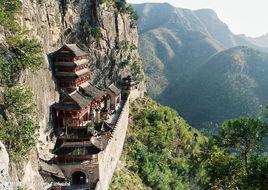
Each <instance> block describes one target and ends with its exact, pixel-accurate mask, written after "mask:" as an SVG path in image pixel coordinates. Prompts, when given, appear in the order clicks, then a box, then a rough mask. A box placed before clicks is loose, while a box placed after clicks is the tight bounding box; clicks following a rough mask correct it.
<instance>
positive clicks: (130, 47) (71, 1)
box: [0, 0, 143, 189]
mask: <svg viewBox="0 0 268 190" xmlns="http://www.w3.org/2000/svg"><path fill="white" fill-rule="evenodd" d="M17 20H18V23H19V24H20V25H21V26H24V27H26V28H28V29H30V31H31V36H33V37H35V38H37V39H38V40H39V41H40V42H41V44H42V45H43V48H44V59H45V64H44V66H43V68H42V69H41V70H40V71H38V72H37V73H31V72H30V71H24V72H23V74H22V76H21V77H20V83H24V84H26V85H28V86H30V87H31V89H32V90H33V93H34V96H35V102H36V105H37V109H38V112H37V116H36V118H37V121H38V123H39V125H40V129H39V131H38V134H37V135H38V143H37V147H36V149H34V150H32V151H31V152H30V153H29V159H27V160H26V161H23V162H22V163H19V164H18V163H17V164H14V163H11V164H9V163H8V162H5V163H4V164H2V165H1V166H0V169H6V168H7V167H8V165H9V169H10V171H9V173H7V174H6V176H5V177H6V178H5V179H10V180H11V181H21V182H22V183H25V184H28V186H29V187H30V188H31V189H42V187H41V186H40V184H41V183H43V182H45V181H44V180H43V179H42V177H41V176H40V175H39V173H38V158H41V159H49V158H51V156H52V155H51V154H50V153H49V149H51V148H52V147H53V145H54V144H53V142H54V138H53V130H52V127H53V123H52V122H53V121H52V117H51V115H50V106H51V105H52V104H54V103H55V102H57V101H58V93H57V88H56V85H55V81H54V79H53V76H52V72H51V65H50V60H49V56H48V55H49V54H50V53H51V52H53V51H55V50H56V49H57V48H59V46H61V45H62V44H64V43H75V42H76V43H78V44H79V45H80V46H81V47H83V48H84V49H85V50H87V51H88V52H89V54H90V55H91V56H92V57H93V58H94V60H95V61H94V62H92V65H91V70H92V81H93V83H95V84H98V85H100V86H105V85H108V84H110V83H111V82H112V81H115V80H117V79H118V78H120V77H123V76H126V75H128V74H133V73H134V72H135V73H138V74H137V75H139V77H140V76H142V75H143V73H142V64H141V59H140V57H139V54H138V51H137V48H136V47H137V46H138V34H137V29H136V26H135V24H134V23H133V21H132V20H131V19H130V16H129V15H128V14H125V13H121V12H120V11H118V10H117V8H116V7H115V6H114V4H113V1H110V0H108V1H106V2H105V3H100V1H99V0H60V1H58V0H45V1H44V0H43V1H41V3H39V1H38V0H36V1H35V0H22V10H21V13H19V14H18V15H17ZM92 28H93V29H94V28H95V29H96V28H97V29H100V33H99V35H98V36H99V37H96V35H95V36H94V34H92V33H93V32H92V31H93V30H92ZM0 31H1V30H0ZM0 33H1V32H0ZM0 36H2V35H1V34H0ZM122 63H124V64H122ZM137 70H138V72H137ZM2 157H3V156H2V155H0V159H2ZM5 159H6V158H5ZM36 181H38V183H29V182H36ZM10 189H12V188H10Z"/></svg>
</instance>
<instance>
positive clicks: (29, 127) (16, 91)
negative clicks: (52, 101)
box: [0, 86, 38, 159]
mask: <svg viewBox="0 0 268 190" xmlns="http://www.w3.org/2000/svg"><path fill="white" fill-rule="evenodd" d="M2 96H3V100H2V101H1V102H0V108H1V109H0V113H1V115H0V140H1V141H3V142H4V144H5V145H6V147H7V150H8V152H9V154H10V156H11V158H12V159H17V158H19V157H20V156H24V155H25V154H26V153H27V152H28V151H29V150H30V149H31V148H32V147H33V146H34V145H35V140H36V137H35V130H36V129H37V128H38V126H37V125H36V124H35V123H34V122H33V119H32V118H33V116H34V115H33V114H34V113H35V105H34V103H33V94H32V92H31V91H30V90H29V89H27V88H25V87H23V86H14V87H6V88H5V90H4V92H3V95H2Z"/></svg>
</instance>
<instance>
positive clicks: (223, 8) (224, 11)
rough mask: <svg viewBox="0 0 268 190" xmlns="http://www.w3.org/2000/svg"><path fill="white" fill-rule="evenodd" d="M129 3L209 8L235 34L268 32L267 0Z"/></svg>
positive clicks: (248, 34) (137, 1)
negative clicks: (157, 3) (156, 3)
mask: <svg viewBox="0 0 268 190" xmlns="http://www.w3.org/2000/svg"><path fill="white" fill-rule="evenodd" d="M127 2H129V3H137V4H138V3H146V2H161V3H164V2H167V3H170V4H172V5H173V6H175V7H182V8H188V9H192V10H196V9H202V8H210V9H213V10H214V11H215V12H216V13H217V14H218V17H219V18H220V19H221V20H222V21H223V22H225V23H226V24H227V25H228V26H229V28H230V29H231V31H232V32H233V33H235V34H245V35H247V36H250V37H258V36H261V35H264V34H267V33H268V0H127Z"/></svg>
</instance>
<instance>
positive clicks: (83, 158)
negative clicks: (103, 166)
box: [56, 154, 99, 165]
mask: <svg viewBox="0 0 268 190" xmlns="http://www.w3.org/2000/svg"><path fill="white" fill-rule="evenodd" d="M56 162H57V163H58V164H64V165H66V164H76V163H81V164H83V162H90V163H95V164H97V163H98V162H99V156H98V154H93V155H75V156H73V155H63V156H58V157H57V158H56Z"/></svg>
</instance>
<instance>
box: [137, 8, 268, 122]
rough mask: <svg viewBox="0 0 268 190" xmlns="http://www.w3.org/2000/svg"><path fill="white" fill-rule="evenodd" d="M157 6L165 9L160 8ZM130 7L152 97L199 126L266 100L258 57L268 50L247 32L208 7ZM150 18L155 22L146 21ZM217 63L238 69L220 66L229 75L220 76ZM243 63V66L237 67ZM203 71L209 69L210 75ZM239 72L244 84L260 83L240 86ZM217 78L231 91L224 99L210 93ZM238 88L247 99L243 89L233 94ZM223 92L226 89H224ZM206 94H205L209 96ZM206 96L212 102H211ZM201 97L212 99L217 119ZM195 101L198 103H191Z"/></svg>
mask: <svg viewBox="0 0 268 190" xmlns="http://www.w3.org/2000/svg"><path fill="white" fill-rule="evenodd" d="M162 6H164V7H165V10H169V12H168V13H166V12H164V11H162V12H159V10H160V9H161V7H162ZM134 8H135V10H136V11H137V13H138V15H139V16H140V20H139V21H138V30H139V34H140V47H139V50H140V54H141V56H142V57H143V58H144V62H145V72H146V74H147V77H146V79H147V89H148V92H149V94H150V95H151V96H152V97H153V98H154V99H156V100H158V101H159V102H160V103H162V104H164V105H168V106H170V107H172V108H174V109H176V110H177V111H178V112H179V113H180V114H181V115H182V116H183V117H184V118H185V119H186V120H188V121H189V122H190V124H192V125H193V126H195V127H200V126H201V127H204V126H205V125H208V124H209V123H210V122H212V123H214V124H216V125H218V124H220V123H221V122H222V121H223V120H224V119H230V118H232V117H238V116H239V115H245V114H251V113H256V112H258V111H259V110H257V109H259V108H260V107H261V105H263V104H264V103H266V102H265V101H264V99H263V96H264V94H266V93H265V92H264V90H263V89H266V86H265V85H263V83H262V81H263V80H265V78H266V77H265V74H262V73H261V72H259V67H265V68H266V64H264V63H262V62H261V61H262V58H263V57H266V55H267V54H266V53H265V51H266V49H265V48H263V47H259V46H257V45H256V44H254V43H252V42H251V41H250V40H248V38H247V37H244V36H242V35H235V34H233V33H232V32H231V30H230V29H229V28H228V26H227V25H226V24H225V23H224V22H222V21H221V20H220V19H219V18H218V17H217V14H216V13H215V12H214V11H213V10H211V9H201V10H195V11H191V10H189V9H181V8H176V7H172V6H171V5H168V4H161V3H154V4H148V3H147V4H140V5H134ZM165 15H168V17H166V16H165ZM162 17H163V18H162ZM156 18H160V20H161V19H165V22H161V23H155V22H156ZM152 19H153V22H154V23H153V25H150V24H151V23H150V22H151V20H152ZM143 26H154V27H150V30H149V28H148V27H147V28H145V30H144V28H143ZM192 26H193V27H192ZM241 52H242V53H241ZM246 52H248V53H249V55H247V53H246ZM252 60H255V61H257V62H261V63H262V65H260V64H253V63H254V61H252ZM265 60H266V59H265ZM267 62H268V60H267ZM220 63H223V65H224V64H225V65H229V66H230V67H235V68H237V69H234V70H230V71H225V73H226V76H228V77H229V78H228V77H227V78H226V76H221V77H222V78H221V79H220V78H219V77H217V75H215V73H217V74H219V75H221V74H222V73H219V72H218V70H220V67H221V66H222V65H221V64H220ZM235 63H237V65H236V64H235ZM214 65H215V66H216V68H214ZM243 65H244V66H245V67H243V68H242V66H243ZM248 65H250V68H251V69H252V70H254V71H258V72H259V73H260V76H257V75H253V76H251V75H250V74H249V72H250V70H247V69H246V67H248ZM239 66H241V67H239ZM213 68H214V70H213ZM239 69H240V70H239ZM206 70H207V71H206ZM243 70H246V71H247V72H248V73H247V72H246V73H243V72H242V74H241V73H240V71H243ZM205 71H206V72H205ZM267 72H268V71H267ZM239 73H240V74H239ZM203 75H209V76H211V78H206V77H205V76H203ZM201 76H202V77H203V79H202V80H201V79H200V77H201ZM237 77H238V78H237ZM239 77H240V78H241V80H243V79H244V80H245V81H244V83H245V84H250V85H252V83H254V84H255V86H257V87H258V86H260V88H257V87H256V89H254V88H245V89H243V88H242V86H243V85H242V84H243V82H241V81H240V78H239ZM205 79H206V80H205ZM200 81H202V83H201V82H200ZM213 82H215V83H218V85H217V86H213V85H215V83H213ZM220 82H223V83H224V82H226V85H227V84H229V86H226V85H223V86H222V88H225V89H224V90H229V91H230V94H227V95H228V96H230V97H229V99H230V100H228V101H227V100H225V99H223V98H218V99H217V98H215V95H217V94H218V93H219V92H220V91H221V89H217V88H216V87H220V86H221V85H222V84H221V83H220ZM232 82H233V83H234V84H232ZM209 85H211V87H213V88H211V90H209V89H210V86H209ZM214 87H215V88H214ZM202 90H204V91H202ZM243 90H245V91H247V92H248V93H249V95H248V97H251V98H252V99H251V100H250V99H248V97H247V96H246V95H245V97H244V99H243V98H241V99H239V98H237V97H238V96H237V95H238V94H239V92H241V93H242V92H244V91H243ZM255 90H256V91H255ZM257 92H258V93H257ZM222 93H225V94H226V92H225V91H222ZM232 93H233V94H232ZM200 94H201V95H200ZM206 94H210V98H211V99H208V98H207V96H206ZM227 95H226V96H227ZM232 96H233V98H234V99H236V100H237V101H238V103H237V104H236V103H235V102H233V101H231V99H232ZM197 97H200V99H198V98H197ZM218 97H220V96H218ZM217 101H218V102H217ZM243 101H244V104H245V106H248V107H247V108H243V106H242V104H243ZM193 102H195V103H193ZM210 102H212V103H211V104H210ZM226 102H227V103H228V105H229V104H230V105H229V107H228V106H227V107H226V109H225V110H221V107H224V106H225V104H226ZM252 102H255V103H256V105H253V106H252V109H250V108H249V105H252ZM206 103H208V104H209V105H211V106H212V107H211V109H212V110H213V111H214V112H215V113H217V114H218V115H214V118H216V119H213V117H210V116H209V114H210V113H213V111H211V109H207V106H206ZM222 104H223V105H222ZM235 105H237V107H236V109H234V110H235V111H232V109H233V108H232V106H235ZM195 106H198V107H199V108H198V109H196V108H195ZM243 109H245V110H246V111H244V110H243ZM197 110H199V111H197ZM202 110H203V111H202ZM201 113H202V114H201ZM228 113H230V114H228ZM201 115H202V116H201ZM212 115H213V114H212ZM222 116H224V117H222ZM214 124H213V125H214Z"/></svg>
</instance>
